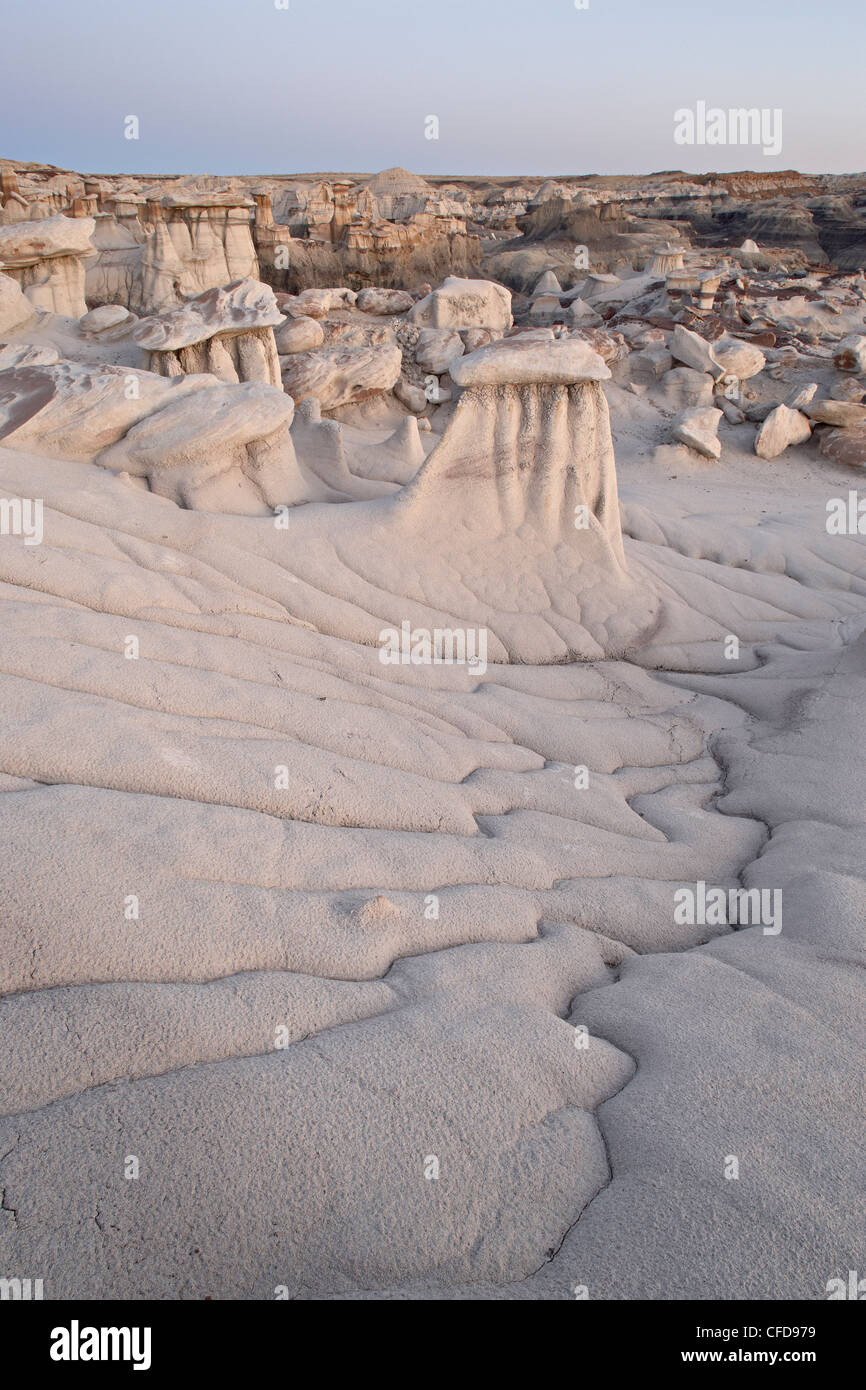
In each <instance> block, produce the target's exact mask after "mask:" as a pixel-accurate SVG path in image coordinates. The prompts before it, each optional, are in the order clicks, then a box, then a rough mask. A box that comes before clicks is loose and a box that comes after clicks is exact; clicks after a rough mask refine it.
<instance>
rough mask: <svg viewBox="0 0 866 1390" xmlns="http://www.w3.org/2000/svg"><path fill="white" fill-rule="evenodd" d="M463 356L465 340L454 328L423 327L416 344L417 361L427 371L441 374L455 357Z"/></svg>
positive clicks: (437, 374)
mask: <svg viewBox="0 0 866 1390" xmlns="http://www.w3.org/2000/svg"><path fill="white" fill-rule="evenodd" d="M462 356H463V340H462V338H461V337H460V334H459V333H456V332H455V331H454V329H453V328H422V330H421V332H420V333H419V335H418V341H417V343H416V344H415V361H416V362H417V364H418V366H419V367H421V369H422V370H423V371H425V372H433V373H434V374H435V375H436V376H441V375H442V373H443V372H447V371H448V368H449V365H450V363H451V362H452V361H453V359H454V358H455V357H462Z"/></svg>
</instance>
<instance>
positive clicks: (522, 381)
mask: <svg viewBox="0 0 866 1390" xmlns="http://www.w3.org/2000/svg"><path fill="white" fill-rule="evenodd" d="M449 371H450V373H451V377H452V379H453V380H454V381H456V383H457V385H458V386H529V385H536V386H577V385H579V384H580V383H581V382H587V381H606V380H607V379H608V377H609V376H610V370H609V368H608V367H606V366H605V364H604V362H603V361H602V359H601V357H599V355H598V353H597V352H593V350H592V348H591V347H590V346H589V344H588V343H587V342H585V341H584V340H583V339H581V338H550V339H549V340H546V341H544V342H541V341H539V340H537V339H536V340H534V341H533V342H532V343H531V344H528V343H522V342H521V340H520V338H519V337H517V338H500V339H499V340H498V342H495V343H488V344H487V346H486V347H482V348H478V350H477V351H476V352H471V353H469V354H468V355H467V356H466V357H459V358H457V359H456V360H455V361H454V362H452V363H451V366H450V368H449Z"/></svg>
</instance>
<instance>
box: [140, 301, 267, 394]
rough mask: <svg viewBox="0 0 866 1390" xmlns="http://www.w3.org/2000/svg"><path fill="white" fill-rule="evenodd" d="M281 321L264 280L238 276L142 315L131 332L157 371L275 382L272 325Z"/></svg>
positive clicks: (228, 379) (165, 374)
mask: <svg viewBox="0 0 866 1390" xmlns="http://www.w3.org/2000/svg"><path fill="white" fill-rule="evenodd" d="M285 322H286V320H285V318H284V316H283V315H282V314H281V313H280V311H279V309H278V308H277V302H276V300H275V298H274V292H273V290H272V289H270V287H269V286H268V285H264V284H262V283H261V282H260V281H258V280H251V279H247V280H236V281H235V282H234V283H233V284H230V285H225V286H223V287H221V288H217V289H210V290H206V291H205V292H204V293H203V294H200V295H196V296H195V297H194V298H193V299H189V300H187V301H186V303H184V304H181V305H178V307H177V308H174V309H170V310H168V311H167V312H166V313H164V314H161V315H159V316H155V317H151V318H146V319H142V321H141V322H140V323H139V324H138V325H137V326H136V327H135V329H134V330H133V337H134V338H135V341H136V342H137V343H138V344H139V345H140V346H141V347H143V348H145V349H146V350H147V351H148V352H149V354H150V370H151V371H152V372H156V373H157V374H158V375H160V376H178V375H180V374H181V373H183V372H210V373H211V374H212V375H213V376H216V377H219V379H220V380H221V381H228V382H238V381H260V382H264V383H265V384H266V385H270V386H279V385H280V363H279V357H278V355H277V346H276V342H275V340H274V328H275V327H278V326H280V325H282V324H284V323H285Z"/></svg>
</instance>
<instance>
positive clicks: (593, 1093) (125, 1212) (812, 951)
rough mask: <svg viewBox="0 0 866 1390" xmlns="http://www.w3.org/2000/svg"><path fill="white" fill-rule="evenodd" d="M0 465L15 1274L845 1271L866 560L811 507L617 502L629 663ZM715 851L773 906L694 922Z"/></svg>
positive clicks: (1, 1250)
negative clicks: (632, 634)
mask: <svg viewBox="0 0 866 1390" xmlns="http://www.w3.org/2000/svg"><path fill="white" fill-rule="evenodd" d="M0 484H2V491H3V493H4V495H5V496H13V495H16V494H24V493H27V494H28V495H32V494H33V492H34V490H36V491H37V492H38V494H39V495H41V496H43V497H44V498H45V503H46V512H45V540H44V543H43V544H42V545H40V546H33V547H27V546H25V545H23V543H22V541H21V540H20V539H19V538H16V537H12V536H9V537H2V538H0V580H2V583H0V634H2V642H0V843H2V846H3V900H4V905H3V941H4V949H3V952H2V962H0V965H2V986H0V987H2V992H3V993H2V998H0V1030H2V1036H3V1066H2V1072H0V1113H2V1119H0V1193H2V1197H0V1200H2V1210H0V1266H2V1268H0V1273H3V1274H7V1275H13V1274H14V1275H17V1276H19V1277H31V1278H42V1279H43V1280H44V1283H45V1296H46V1297H50V1298H62V1297H71V1296H89V1297H94V1298H136V1297H143V1296H155V1297H162V1298H190V1299H196V1298H204V1297H208V1296H209V1297H213V1298H273V1297H274V1296H275V1290H277V1289H280V1290H284V1291H287V1292H288V1295H289V1296H290V1297H298V1298H303V1297H317V1298H322V1297H360V1298H375V1297H391V1298H394V1297H416V1296H417V1297H421V1296H424V1297H447V1298H454V1297H458V1298H473V1297H482V1298H491V1297H507V1298H544V1299H561V1298H566V1299H572V1298H574V1297H575V1296H582V1294H583V1292H584V1291H585V1292H586V1293H587V1294H588V1296H589V1297H590V1298H611V1297H613V1298H617V1297H619V1298H640V1297H652V1298H688V1297H698V1298H723V1299H736V1298H742V1297H759V1298H779V1297H801V1298H819V1297H822V1296H824V1289H825V1284H826V1281H827V1280H828V1279H830V1278H832V1277H835V1276H837V1275H839V1274H844V1273H845V1272H846V1271H847V1270H848V1269H849V1268H858V1267H859V1266H858V1261H859V1262H860V1266H862V1259H863V1229H864V1227H863V1218H864V1200H863V1192H864V1182H863V1179H864V1173H863V1167H864V1160H863V1152H864V1148H863V1143H862V1135H861V1133H860V1125H861V1121H860V1116H861V1115H862V1112H863V1100H864V1097H863V1075H864V1069H863V1044H864V1038H866V1014H864V987H863V979H864V975H863V967H864V964H866V956H864V931H863V924H864V921H866V891H864V864H866V853H864V850H866V845H864V838H866V837H864V829H863V811H862V808H863V794H864V787H866V775H864V774H866V756H864V739H863V729H864V720H863V711H864V707H866V700H864V695H866V692H864V683H866V636H864V635H863V634H864V630H866V566H864V551H863V542H862V540H861V539H858V538H844V537H835V538H830V537H828V536H827V535H826V531H825V529H824V526H823V500H822V498H821V497H818V496H817V494H816V495H815V497H814V498H813V499H812V500H811V501H809V499H808V498H807V500H806V501H805V502H801V503H795V502H794V501H793V500H791V499H789V498H785V497H779V496H778V495H777V496H775V497H773V498H772V499H770V498H769V497H768V499H767V512H768V516H765V517H763V518H760V517H759V518H758V519H757V520H756V519H755V517H754V516H752V518H751V519H749V518H747V517H746V516H745V515H743V514H738V513H740V509H739V508H738V507H737V506H736V505H730V507H729V514H728V515H726V516H724V517H722V518H721V519H720V513H719V509H718V507H717V508H716V510H715V512H714V511H713V510H712V508H711V507H710V505H709V504H707V506H706V508H705V509H704V510H702V511H701V513H700V514H698V513H697V508H696V506H695V505H693V504H690V503H689V502H688V501H687V500H686V499H687V494H686V492H685V490H681V491H680V492H679V493H677V492H676V491H675V490H669V491H668V492H666V493H665V494H664V495H662V493H661V491H659V492H658V493H653V490H652V488H650V487H647V488H644V489H643V491H642V490H641V489H640V488H639V487H637V486H633V487H631V488H626V489H624V494H625V500H624V507H623V519H624V530H625V532H626V537H627V538H626V559H627V562H628V565H629V572H630V574H631V575H632V577H633V578H636V579H637V580H638V582H640V583H643V584H644V585H645V586H646V588H647V590H648V591H649V590H650V589H652V591H653V593H654V595H656V597H658V598H659V599H660V602H661V609H660V614H659V618H658V622H657V623H656V625H655V627H654V629H653V631H652V632H651V633H650V634H649V635H648V637H647V640H646V642H645V643H644V644H643V645H642V646H641V647H640V648H639V649H637V650H636V651H635V653H634V659H633V660H632V661H629V662H625V661H604V660H599V661H592V662H587V663H583V664H571V665H552V666H551V665H528V664H524V665H507V664H491V665H489V667H488V669H487V670H486V672H485V673H483V674H481V675H479V674H473V673H471V672H469V671H467V670H466V668H460V667H448V666H435V667H415V666H385V665H383V664H382V663H381V662H380V660H379V657H378V652H377V650H376V648H375V646H370V645H361V644H359V643H355V642H352V641H351V640H349V639H348V638H347V637H346V636H344V635H342V633H343V631H344V630H347V629H348V628H350V627H351V623H352V621H353V618H352V614H353V612H355V611H357V612H360V613H366V614H367V615H368V617H369V615H370V614H371V613H372V616H373V617H375V618H376V619H377V620H378V618H379V617H380V616H381V614H380V613H379V612H378V610H377V609H375V608H372V609H371V607H370V602H369V594H368V591H367V590H366V588H365V587H363V586H361V585H360V583H359V586H358V588H357V589H353V585H352V581H351V576H349V577H347V576H346V574H345V573H342V574H341V577H340V584H341V585H342V589H341V592H340V594H339V595H338V596H335V595H334V583H335V582H336V581H333V582H331V583H330V584H329V582H328V558H327V555H324V556H323V558H322V559H321V563H320V565H319V568H318V570H314V571H312V572H311V571H310V567H309V564H307V565H306V567H305V568H303V569H302V568H301V567H300V566H299V564H297V563H294V561H293V551H292V546H293V540H294V541H296V533H293V529H292V526H291V525H290V526H289V528H288V529H287V530H286V531H285V532H284V533H278V532H277V531H276V529H275V528H274V527H273V526H271V524H270V523H269V522H268V521H267V520H258V519H256V520H252V519H250V520H247V519H242V518H219V517H213V516H207V515H204V514H197V513H191V512H184V511H181V510H179V509H177V508H176V507H174V506H173V505H172V504H170V503H168V502H164V501H161V500H160V499H157V498H154V497H152V496H149V495H147V494H144V493H140V492H138V491H135V490H133V489H130V488H129V487H126V486H124V484H123V482H122V481H119V480H117V479H114V478H112V477H110V476H108V475H104V474H102V473H101V472H100V471H99V470H96V469H93V468H91V467H89V466H88V465H84V464H64V463H60V462H57V461H51V462H48V461H44V460H41V459H39V458H37V457H35V456H28V455H24V454H12V453H10V452H9V451H4V450H0ZM704 500H705V499H704ZM353 505H355V504H353ZM753 510H754V509H753ZM758 510H761V511H762V510H764V509H763V508H760V509H758ZM310 515H311V516H312V515H314V512H313V509H310ZM770 517H772V518H774V519H769V518H770ZM305 524H306V523H305ZM423 544H424V537H423V535H421V536H419V537H417V539H416V550H415V552H414V553H413V554H412V555H409V554H408V553H407V555H406V556H405V557H404V563H405V566H406V567H407V568H409V567H411V568H413V570H414V569H419V570H421V571H423V564H419V562H418V557H417V548H418V547H423ZM394 563H395V565H396V566H397V568H399V564H400V557H399V556H398V557H396V560H395V562H394ZM296 571H297V573H296ZM458 578H459V576H458ZM332 579H333V576H332ZM451 579H452V580H453V582H454V583H455V584H456V583H457V579H455V578H454V576H451ZM463 579H465V580H466V583H467V586H468V587H469V588H473V591H474V592H475V593H476V594H477V593H478V592H479V590H478V585H477V583H476V582H475V581H474V579H473V577H472V576H469V575H464V576H463ZM518 587H519V586H518ZM402 592H404V593H405V592H407V590H406V589H404V590H402ZM491 601H492V600H491ZM329 604H330V605H331V611H333V612H334V613H335V614H336V615H337V616H336V617H335V620H334V624H333V626H332V630H331V631H330V632H329V631H328V630H327V624H326V623H325V622H323V620H322V614H323V613H326V612H327V611H328V605H329ZM365 605H366V606H365ZM726 633H734V634H737V635H738V636H739V638H740V641H741V643H742V651H741V655H740V657H739V658H738V659H736V660H730V659H726V657H725V655H724V652H723V643H724V637H725V634H726ZM130 637H135V638H136V639H137V642H138V657H137V659H130V656H129V655H128V654H127V653H129V652H130V651H132V650H133V649H134V647H131V646H130V644H129V641H128V639H129V638H130ZM576 769H577V771H576ZM583 769H585V772H583V771H582V770H583ZM699 882H706V883H708V884H713V885H721V886H724V887H737V886H745V887H757V888H766V889H769V890H774V891H778V892H781V894H782V898H783V902H784V919H783V925H782V930H781V931H780V932H778V933H767V932H765V931H764V930H763V928H762V927H761V926H760V925H758V926H754V927H745V928H742V929H740V930H732V929H731V928H730V927H729V926H727V925H707V924H705V923H703V924H702V923H700V922H698V923H695V924H694V925H690V924H689V923H687V922H686V923H683V922H680V921H677V915H676V913H675V907H674V904H675V898H674V895H675V893H676V892H677V890H678V889H679V888H680V887H682V886H683V885H685V886H688V885H691V886H692V887H693V888H694V887H695V885H696V884H697V883H699ZM732 1158H734V1159H736V1160H737V1164H736V1167H737V1168H738V1172H739V1176H738V1177H737V1178H733V1177H731V1176H730V1173H731V1171H732V1165H731V1162H730V1160H731V1159H732ZM726 1173H727V1174H729V1176H726ZM136 1174H137V1176H135V1175H136ZM576 1291H577V1294H576Z"/></svg>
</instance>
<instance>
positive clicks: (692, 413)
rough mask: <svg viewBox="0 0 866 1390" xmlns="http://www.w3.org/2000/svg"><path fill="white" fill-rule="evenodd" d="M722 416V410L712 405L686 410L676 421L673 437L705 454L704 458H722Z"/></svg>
mask: <svg viewBox="0 0 866 1390" xmlns="http://www.w3.org/2000/svg"><path fill="white" fill-rule="evenodd" d="M721 418H722V411H721V410H716V409H715V408H714V407H712V406H710V407H709V408H707V409H705V410H704V409H701V408H699V407H698V408H692V409H690V410H684V411H683V412H682V413H681V414H680V415H678V416H677V418H676V420H675V421H674V427H673V437H674V439H675V440H677V442H678V443H680V444H686V445H688V447H689V448H690V449H694V450H695V451H696V452H697V453H699V454H703V456H704V458H708V459H717V458H721V454H722V446H721V444H720V442H719V438H718V429H719V421H720V420H721Z"/></svg>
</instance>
